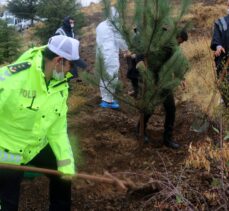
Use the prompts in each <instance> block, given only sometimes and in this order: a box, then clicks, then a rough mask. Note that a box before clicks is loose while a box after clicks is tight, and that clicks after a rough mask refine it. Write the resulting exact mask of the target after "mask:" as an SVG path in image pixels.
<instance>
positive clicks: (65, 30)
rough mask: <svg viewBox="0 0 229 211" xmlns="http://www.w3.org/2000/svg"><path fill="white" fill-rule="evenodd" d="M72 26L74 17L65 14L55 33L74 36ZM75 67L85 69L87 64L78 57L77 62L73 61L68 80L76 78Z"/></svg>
mask: <svg viewBox="0 0 229 211" xmlns="http://www.w3.org/2000/svg"><path fill="white" fill-rule="evenodd" d="M74 26H75V21H74V19H73V18H72V17H70V16H67V17H65V18H64V21H63V25H62V26H61V27H60V28H58V29H57V30H56V32H55V35H64V36H68V37H72V38H75V34H74V31H73V29H74ZM77 67H80V68H82V69H86V68H87V64H86V63H85V62H84V61H83V60H82V59H80V61H78V62H77V64H76V62H75V63H74V66H73V68H72V69H71V71H70V73H71V74H72V77H70V78H69V80H71V79H73V78H78V71H77Z"/></svg>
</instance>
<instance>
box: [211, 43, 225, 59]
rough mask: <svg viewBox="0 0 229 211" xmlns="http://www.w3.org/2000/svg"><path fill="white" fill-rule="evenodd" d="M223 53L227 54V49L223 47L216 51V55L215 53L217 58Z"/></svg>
mask: <svg viewBox="0 0 229 211" xmlns="http://www.w3.org/2000/svg"><path fill="white" fill-rule="evenodd" d="M222 52H223V53H225V49H224V48H223V47H222V46H218V47H217V49H216V51H215V53H214V55H215V56H216V57H218V56H220V55H221V53H222Z"/></svg>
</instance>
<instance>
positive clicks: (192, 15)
mask: <svg viewBox="0 0 229 211" xmlns="http://www.w3.org/2000/svg"><path fill="white" fill-rule="evenodd" d="M226 9H227V7H226V1H225V3H224V4H223V3H221V4H220V3H219V4H214V5H213V6H210V5H205V4H203V3H196V4H193V5H192V6H191V8H190V10H189V13H188V14H187V15H186V16H185V17H184V21H191V22H192V24H193V27H194V28H202V29H203V28H204V29H207V30H209V29H211V28H212V26H213V23H214V21H215V20H216V19H218V18H219V17H222V16H225V15H226V14H227V13H226V12H227V11H226ZM209 32H211V31H209ZM205 35H206V34H205Z"/></svg>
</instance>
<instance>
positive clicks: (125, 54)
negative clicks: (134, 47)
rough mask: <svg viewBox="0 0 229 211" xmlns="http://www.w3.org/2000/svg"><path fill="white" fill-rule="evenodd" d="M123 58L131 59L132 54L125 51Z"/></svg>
mask: <svg viewBox="0 0 229 211" xmlns="http://www.w3.org/2000/svg"><path fill="white" fill-rule="evenodd" d="M123 56H124V58H127V57H131V52H130V51H128V50H127V51H123Z"/></svg>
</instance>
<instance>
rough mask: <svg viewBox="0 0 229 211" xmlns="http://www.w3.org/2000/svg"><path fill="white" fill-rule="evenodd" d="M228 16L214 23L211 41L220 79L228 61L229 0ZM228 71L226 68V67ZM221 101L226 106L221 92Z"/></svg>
mask: <svg viewBox="0 0 229 211" xmlns="http://www.w3.org/2000/svg"><path fill="white" fill-rule="evenodd" d="M227 6H228V15H226V16H224V17H221V18H219V19H218V20H216V21H215V24H214V31H213V36H212V40H211V46H210V47H211V49H212V50H213V51H214V56H215V66H216V72H217V76H218V77H220V76H221V73H222V72H223V69H224V66H225V64H226V62H227V60H228V59H229V0H228V1H227ZM227 69H228V67H227ZM227 72H228V70H227ZM221 94H222V99H223V101H224V103H225V105H226V106H227V105H228V103H229V102H228V99H227V97H226V96H225V94H226V93H223V91H222V90H221Z"/></svg>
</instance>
